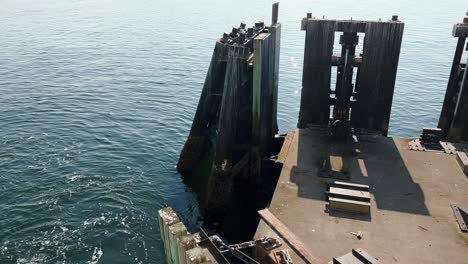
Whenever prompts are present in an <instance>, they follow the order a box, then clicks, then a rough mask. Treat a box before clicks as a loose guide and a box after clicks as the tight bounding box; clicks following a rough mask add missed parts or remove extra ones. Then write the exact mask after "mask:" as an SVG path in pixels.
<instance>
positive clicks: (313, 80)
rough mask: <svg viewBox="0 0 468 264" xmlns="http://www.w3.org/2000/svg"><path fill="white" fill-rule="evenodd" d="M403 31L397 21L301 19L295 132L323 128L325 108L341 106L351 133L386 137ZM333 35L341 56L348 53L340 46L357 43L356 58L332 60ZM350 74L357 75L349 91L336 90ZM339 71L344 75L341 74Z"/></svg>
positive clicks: (327, 116)
mask: <svg viewBox="0 0 468 264" xmlns="http://www.w3.org/2000/svg"><path fill="white" fill-rule="evenodd" d="M403 28H404V23H402V22H401V21H399V20H398V17H397V16H393V17H392V19H391V20H389V21H360V20H331V19H316V18H314V17H312V14H310V13H309V14H307V17H305V18H304V19H303V20H302V25H301V29H302V30H304V31H305V32H306V38H305V50H304V69H303V80H302V94H301V106H300V113H299V121H298V127H299V128H305V127H307V126H308V125H309V124H316V125H327V124H328V123H329V120H330V111H331V108H332V107H333V106H334V107H335V113H336V110H337V109H336V108H337V107H338V106H341V107H343V108H350V109H351V113H348V112H346V113H345V114H346V115H350V117H344V119H350V121H351V124H350V125H351V126H352V127H354V128H363V129H368V130H375V131H380V132H381V133H382V134H383V135H387V132H388V124H389V119H390V111H391V106H392V99H393V90H394V87H395V80H396V74H397V67H398V60H399V55H400V47H401V41H402V36H403ZM337 32H340V33H341V36H340V40H339V41H340V42H339V43H340V45H343V51H346V50H348V49H345V46H346V45H348V46H350V45H356V44H357V43H358V41H363V51H362V54H357V55H356V56H354V54H353V53H343V52H342V54H333V47H334V45H336V44H335V33H337ZM359 34H361V35H359ZM362 35H363V36H364V38H363V39H362ZM346 54H349V55H350V56H348V58H347V57H346ZM348 60H349V63H347V61H348ZM347 65H349V67H346V66H347ZM332 67H336V68H337V72H338V76H337V79H336V80H337V87H336V89H332V87H331V86H330V84H331V78H332V77H334V76H331V73H332ZM353 68H356V72H357V73H356V78H355V83H352V80H351V79H349V80H348V82H349V84H348V85H350V86H351V87H345V88H344V89H341V87H339V85H340V84H342V83H343V85H346V79H344V78H347V76H349V77H352V75H353ZM345 69H349V71H350V74H346V73H344V71H345ZM348 90H349V91H351V93H350V94H349V95H347V96H343V95H341V94H339V93H340V92H341V91H348ZM340 100H344V101H343V102H340Z"/></svg>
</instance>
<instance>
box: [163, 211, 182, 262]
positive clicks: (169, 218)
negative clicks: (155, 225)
mask: <svg viewBox="0 0 468 264" xmlns="http://www.w3.org/2000/svg"><path fill="white" fill-rule="evenodd" d="M158 215H159V231H160V233H161V239H162V240H163V245H164V254H165V260H166V263H168V264H172V263H174V262H173V261H172V257H171V256H172V253H171V246H170V241H171V235H170V230H169V227H170V226H172V225H174V224H177V223H179V222H180V219H179V217H178V216H177V214H176V213H175V212H174V210H172V208H170V207H166V208H163V209H161V210H159V211H158Z"/></svg>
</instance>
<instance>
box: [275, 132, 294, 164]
mask: <svg viewBox="0 0 468 264" xmlns="http://www.w3.org/2000/svg"><path fill="white" fill-rule="evenodd" d="M295 136H296V132H295V131H294V130H293V131H289V132H288V134H286V138H285V139H284V142H283V146H282V147H281V150H280V153H279V154H278V159H276V162H278V163H284V162H285V161H286V157H287V156H288V152H289V147H290V146H291V143H292V142H293V139H294V137H295Z"/></svg>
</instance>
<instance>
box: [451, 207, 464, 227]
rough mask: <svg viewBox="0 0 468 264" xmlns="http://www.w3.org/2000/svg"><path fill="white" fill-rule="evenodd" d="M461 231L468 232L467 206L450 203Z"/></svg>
mask: <svg viewBox="0 0 468 264" xmlns="http://www.w3.org/2000/svg"><path fill="white" fill-rule="evenodd" d="M450 206H451V207H452V210H453V213H454V214H455V217H456V218H457V222H458V225H459V226H460V230H461V231H462V232H468V226H467V224H468V206H460V205H453V204H452V205H450Z"/></svg>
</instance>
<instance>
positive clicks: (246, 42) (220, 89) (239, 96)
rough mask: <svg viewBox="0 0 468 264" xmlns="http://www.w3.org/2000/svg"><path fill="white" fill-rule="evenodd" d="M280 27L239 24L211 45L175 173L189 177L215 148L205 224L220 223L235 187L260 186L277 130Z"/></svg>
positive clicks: (275, 8)
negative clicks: (201, 87)
mask: <svg viewBox="0 0 468 264" xmlns="http://www.w3.org/2000/svg"><path fill="white" fill-rule="evenodd" d="M280 36H281V24H279V23H278V3H275V4H273V9H272V24H271V25H270V26H266V25H265V23H264V22H257V23H255V25H254V26H253V27H250V28H246V24H244V23H241V25H240V26H239V27H234V28H233V29H232V31H231V32H229V33H224V34H223V37H222V38H221V39H219V40H218V41H216V44H215V48H214V51H213V55H212V58H211V63H210V66H209V69H208V72H207V75H206V79H205V83H204V86H203V90H202V94H201V97H200V101H199V103H198V107H197V111H196V113H195V117H194V120H193V124H192V128H191V130H190V134H189V136H188V139H187V141H186V143H185V145H184V148H183V150H182V152H181V155H180V159H179V162H178V164H177V170H178V171H179V172H180V173H182V174H185V175H187V174H189V173H190V172H191V171H193V170H194V168H195V167H196V166H197V165H198V163H199V162H200V160H201V159H202V158H203V157H204V156H205V155H206V154H207V153H208V152H209V151H210V150H214V158H213V161H212V172H211V175H210V177H209V180H208V190H207V201H206V206H205V208H206V214H205V219H206V221H207V222H212V223H214V222H216V223H220V224H221V223H222V222H223V219H224V217H225V214H226V211H227V210H228V206H229V205H230V200H231V199H232V195H233V192H232V190H233V188H234V185H235V184H237V183H239V182H240V184H241V185H242V184H249V185H250V186H251V185H252V184H258V183H259V182H261V178H260V176H261V164H262V160H264V159H267V158H268V156H269V153H270V152H271V146H272V142H273V140H274V138H275V135H276V134H277V132H278V125H277V117H276V112H277V101H278V71H279V54H280V52H279V51H280Z"/></svg>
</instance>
